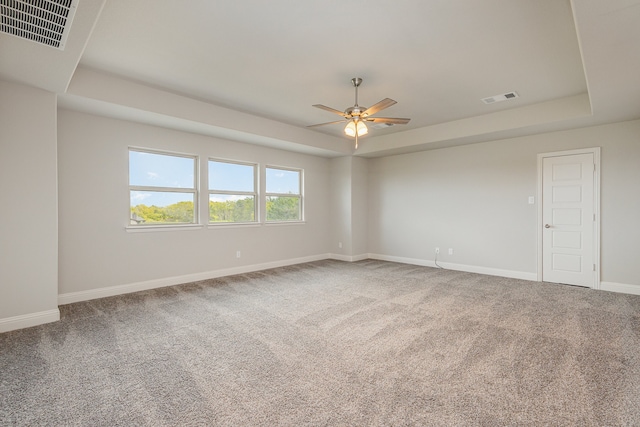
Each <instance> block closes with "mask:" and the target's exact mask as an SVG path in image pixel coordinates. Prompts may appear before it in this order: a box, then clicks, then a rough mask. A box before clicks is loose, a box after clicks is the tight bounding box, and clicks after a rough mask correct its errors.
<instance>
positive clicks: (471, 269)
mask: <svg viewBox="0 0 640 427" xmlns="http://www.w3.org/2000/svg"><path fill="white" fill-rule="evenodd" d="M369 258H371V259H379V260H381V261H392V262H401V263H404V264H413V265H422V266H425V267H438V266H437V265H436V264H435V262H434V261H431V260H426V259H416V258H403V257H396V256H389V255H380V254H369ZM438 265H439V266H440V267H442V268H445V269H447V270H455V271H465V272H467V273H478V274H486V275H489V276H499V277H508V278H511V279H521V280H531V281H534V282H535V281H537V280H538V276H537V274H536V273H528V272H526V271H513V270H502V269H499V268H489V267H480V266H476V265H465V264H455V263H451V262H441V261H438Z"/></svg>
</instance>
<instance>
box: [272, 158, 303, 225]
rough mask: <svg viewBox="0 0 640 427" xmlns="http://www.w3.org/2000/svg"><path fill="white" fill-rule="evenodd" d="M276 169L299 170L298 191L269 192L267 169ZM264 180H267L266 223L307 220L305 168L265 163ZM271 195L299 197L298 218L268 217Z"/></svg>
mask: <svg viewBox="0 0 640 427" xmlns="http://www.w3.org/2000/svg"><path fill="white" fill-rule="evenodd" d="M268 169H275V170H283V171H288V172H297V173H298V193H273V192H267V186H268V182H267V180H268V178H267V170H268ZM264 182H265V191H264V203H265V209H264V222H265V224H293V223H301V222H305V216H304V169H302V168H292V167H288V166H276V165H265V166H264ZM269 197H290V198H297V199H298V200H299V202H298V219H289V220H287V219H284V220H283V219H279V220H269V219H268V218H267V214H268V212H267V201H268V199H269Z"/></svg>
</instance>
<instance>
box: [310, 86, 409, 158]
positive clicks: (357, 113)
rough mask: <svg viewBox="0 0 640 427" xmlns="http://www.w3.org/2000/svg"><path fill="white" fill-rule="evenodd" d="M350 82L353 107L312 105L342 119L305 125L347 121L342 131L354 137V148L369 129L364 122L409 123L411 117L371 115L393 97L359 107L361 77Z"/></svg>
mask: <svg viewBox="0 0 640 427" xmlns="http://www.w3.org/2000/svg"><path fill="white" fill-rule="evenodd" d="M351 83H353V86H354V87H355V90H356V102H355V104H354V106H353V107H349V108H347V109H346V110H344V111H340V110H336V109H335V108H331V107H327V106H326V105H322V104H315V105H313V106H314V107H316V108H320V109H322V110H326V111H328V112H330V113H334V114H337V115H339V116H342V117H344V119H343V120H336V121H333V122H327V123H319V124H317V125H310V126H307V127H309V128H313V127H318V126H325V125H332V124H336V123H345V122H346V123H347V126H346V127H345V128H344V133H345V134H346V135H347V136H352V137H355V138H356V149H357V148H358V137H359V136H362V135H366V134H367V133H369V129H367V125H366V124H365V122H373V123H389V124H393V125H406V124H407V123H409V120H411V119H401V118H393V117H371V116H372V115H373V114H375V113H377V112H378V111H380V110H384V109H385V108H388V107H391V106H392V105H393V104H395V103H396V101H394V100H393V99H389V98H385V99H383V100H382V101H380V102H378V103H376V104H374V105H372V106H371V107H369V108H366V107H360V106H359V105H358V87H359V86H360V84H362V79H361V78H360V77H354V78H352V79H351Z"/></svg>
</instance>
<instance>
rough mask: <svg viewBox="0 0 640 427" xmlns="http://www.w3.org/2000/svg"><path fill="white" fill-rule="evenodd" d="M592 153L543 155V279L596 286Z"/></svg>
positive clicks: (593, 165) (593, 164) (593, 162)
mask: <svg viewBox="0 0 640 427" xmlns="http://www.w3.org/2000/svg"><path fill="white" fill-rule="evenodd" d="M595 170H596V167H595V161H594V153H586V154H573V155H562V156H557V157H544V158H543V159H542V227H544V228H543V230H542V280H543V281H545V282H555V283H566V284H570V285H579V286H587V287H595V285H596V264H595V262H596V259H595V258H596V257H595V252H596V251H595V246H594V244H595V243H594V237H595V229H596V227H595V221H596V218H595V213H596V212H595V193H594V191H595Z"/></svg>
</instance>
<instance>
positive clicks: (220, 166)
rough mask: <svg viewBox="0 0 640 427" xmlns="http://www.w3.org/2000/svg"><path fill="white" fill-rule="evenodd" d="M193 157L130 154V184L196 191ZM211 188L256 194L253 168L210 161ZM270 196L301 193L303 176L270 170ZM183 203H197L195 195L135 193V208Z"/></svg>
mask: <svg viewBox="0 0 640 427" xmlns="http://www.w3.org/2000/svg"><path fill="white" fill-rule="evenodd" d="M194 162H195V159H194V158H192V157H180V156H172V155H163V154H156V153H146V152H141V151H134V150H130V151H129V184H130V185H137V186H145V187H170V188H185V189H190V188H194V186H195V185H196V184H195V183H194V175H193V172H194V169H195V168H194ZM208 163H209V166H208V168H207V173H208V187H207V188H202V189H201V190H202V191H208V189H209V188H212V189H215V190H222V191H238V192H242V191H248V192H252V191H253V186H254V184H253V165H243V164H236V163H225V162H212V161H209V162H208ZM265 173H266V181H267V190H266V191H267V192H268V193H285V194H286V193H299V192H300V185H299V182H300V181H299V173H298V172H296V171H288V170H282V169H272V168H266V172H265ZM244 197H246V196H244V195H241V196H232V195H215V196H212V198H211V199H212V200H220V201H222V200H237V199H239V198H244ZM180 201H191V202H193V196H192V194H184V193H182V194H181V193H172V192H160V191H131V206H135V205H138V204H145V205H147V206H151V205H155V206H167V205H171V204H173V203H177V202H180Z"/></svg>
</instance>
